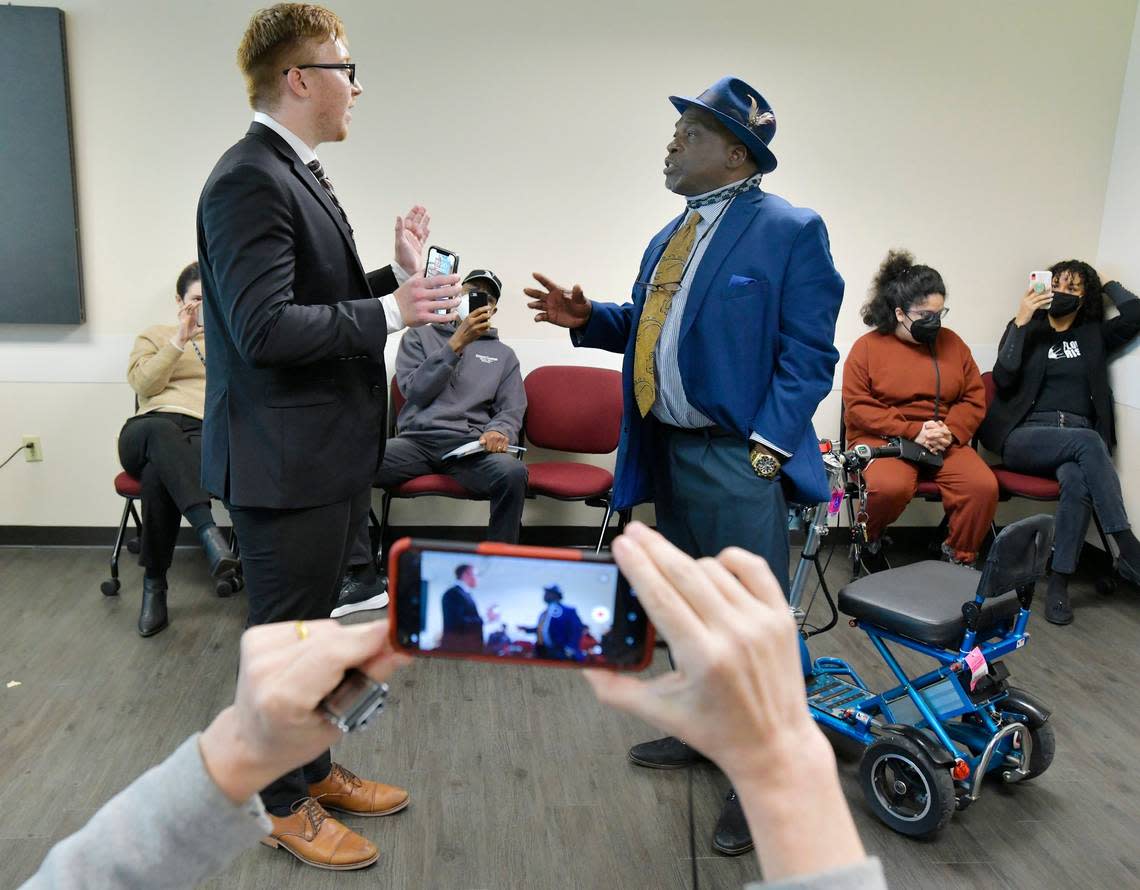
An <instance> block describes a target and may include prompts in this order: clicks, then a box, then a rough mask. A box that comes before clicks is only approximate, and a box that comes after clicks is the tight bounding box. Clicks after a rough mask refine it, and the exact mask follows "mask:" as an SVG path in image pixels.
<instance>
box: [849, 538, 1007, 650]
mask: <svg viewBox="0 0 1140 890" xmlns="http://www.w3.org/2000/svg"><path fill="white" fill-rule="evenodd" d="M980 579H981V575H980V574H979V573H978V572H975V571H974V570H973V569H967V568H964V567H962V566H956V565H952V564H950V563H947V562H936V561H933V560H929V561H926V562H916V563H912V564H911V565H908V566H902V567H901V568H897V569H890V570H888V571H885V572H876V573H875V574H873V575H867V576H866V577H864V578H860V579H859V580H858V581H852V582H851V583H850V584H848V585H847V586H846V587H844V588H843V589H842V590H840V591H839V610H840V611H841V612H842V613H843V614H844V615H850V616H851V617H852V618H858V619H859V620H860V621H864V622H866V623H867V624H871V625H875V626H878V627H881V628H883V629H884V630H889V631H892V632H893V633H897V634H899V635H901V636H904V637H910V638H911V639H914V640H918V641H919V642H920V643H926V644H927V645H928V646H936V647H938V648H940V649H956V648H958V646H960V645H961V643H962V637H963V636H964V635H965V633H966V619H965V617H963V615H962V605H963V604H964V603H966V602H969V601H971V600H973V599H974V597H975V595H976V594H977V590H978V581H979V580H980ZM1019 608H1020V603H1019V602H1018V599H1017V594H1016V593H1012V592H1011V593H1004V594H1002V595H1001V596H996V597H991V598H990V599H987V600H986V603H985V605H984V606H982V614H981V618H980V620H979V623H978V632H979V636H980V637H982V636H984V635H985V633H986V632H987V631H990V630H992V629H993V628H994V627H995V625H997V624H998V623H999V622H1001V621H1005V620H1008V619H1009V618H1011V617H1012V616H1014V615H1016V614H1017V610H1018V609H1019Z"/></svg>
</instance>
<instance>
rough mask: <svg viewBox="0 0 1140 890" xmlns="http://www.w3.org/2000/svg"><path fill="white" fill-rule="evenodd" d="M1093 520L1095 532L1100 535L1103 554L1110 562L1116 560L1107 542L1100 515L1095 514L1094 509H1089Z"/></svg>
mask: <svg viewBox="0 0 1140 890" xmlns="http://www.w3.org/2000/svg"><path fill="white" fill-rule="evenodd" d="M1091 512H1092V517H1093V522H1095V523H1096V533H1097V534H1098V535H1100V543H1101V546H1102V547H1104V552H1105V555H1106V556H1107V557H1108V561H1109V562H1110V563H1115V562H1116V555H1115V554H1114V553H1113V552H1112V545H1111V544H1110V543H1109V542H1108V535H1106V534H1105V533H1104V526H1103V525H1101V524H1100V517H1099V516H1097V515H1096V510H1093V511H1091Z"/></svg>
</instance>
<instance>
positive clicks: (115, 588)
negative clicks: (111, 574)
mask: <svg viewBox="0 0 1140 890" xmlns="http://www.w3.org/2000/svg"><path fill="white" fill-rule="evenodd" d="M119 587H120V584H119V579H118V578H108V579H107V580H106V581H104V582H103V583H102V584H100V585H99V589H100V590H101V591H102V592H103V596H118V595H119Z"/></svg>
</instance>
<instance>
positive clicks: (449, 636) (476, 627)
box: [439, 564, 483, 652]
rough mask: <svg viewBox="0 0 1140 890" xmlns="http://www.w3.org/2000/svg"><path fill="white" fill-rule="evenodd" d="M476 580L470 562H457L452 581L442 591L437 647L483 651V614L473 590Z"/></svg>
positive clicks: (464, 650)
mask: <svg viewBox="0 0 1140 890" xmlns="http://www.w3.org/2000/svg"><path fill="white" fill-rule="evenodd" d="M478 584H479V579H478V577H477V576H476V575H475V569H474V568H473V567H472V566H470V565H466V564H464V565H461V566H456V568H455V583H454V584H453V585H451V587H449V588H447V590H445V591H444V592H443V599H442V600H441V606H442V608H443V637H442V638H441V639H440V643H439V644H440V647H441V648H443V649H447V650H448V651H450V652H482V651H483V618H482V616H481V615H480V614H479V607H478V606H477V605H475V596H474V594H473V591H474V590H475V588H476V587H477V586H478Z"/></svg>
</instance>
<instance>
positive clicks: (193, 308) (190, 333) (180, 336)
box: [174, 300, 203, 348]
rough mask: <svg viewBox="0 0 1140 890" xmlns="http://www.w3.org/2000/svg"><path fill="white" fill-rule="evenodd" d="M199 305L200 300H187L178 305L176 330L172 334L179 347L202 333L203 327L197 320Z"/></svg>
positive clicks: (200, 303)
mask: <svg viewBox="0 0 1140 890" xmlns="http://www.w3.org/2000/svg"><path fill="white" fill-rule="evenodd" d="M201 306H202V301H201V300H187V301H186V302H184V303H183V304H182V305H181V306H180V307H178V330H177V331H176V332H175V334H174V339H175V341H177V343H178V346H179V348H182V347H184V346H185V345H186V344H187V343H189V342H190V341H191V340H193V339H194V338H195V337H197V336H198V335H199V334H200V333H202V330H203V328H202V325H201V324H200V323H199V320H198V318H199V311H200V309H201Z"/></svg>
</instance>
